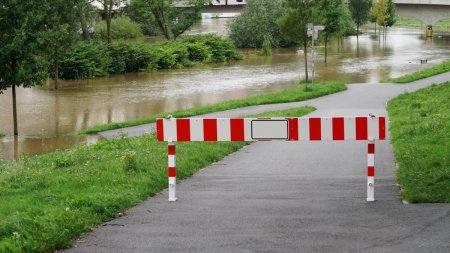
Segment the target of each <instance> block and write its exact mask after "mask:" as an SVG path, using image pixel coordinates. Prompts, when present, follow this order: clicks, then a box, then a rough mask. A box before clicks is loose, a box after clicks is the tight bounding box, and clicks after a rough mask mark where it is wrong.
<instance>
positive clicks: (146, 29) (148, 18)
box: [125, 0, 161, 36]
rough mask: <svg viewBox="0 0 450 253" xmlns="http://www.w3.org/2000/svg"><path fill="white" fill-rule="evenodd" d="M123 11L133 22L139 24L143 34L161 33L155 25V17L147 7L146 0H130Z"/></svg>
mask: <svg viewBox="0 0 450 253" xmlns="http://www.w3.org/2000/svg"><path fill="white" fill-rule="evenodd" d="M125 13H126V15H127V16H128V17H130V19H131V20H132V21H133V22H136V23H138V24H139V25H140V26H141V29H142V32H143V33H144V34H145V35H149V36H154V35H161V31H160V30H159V28H158V27H157V26H156V23H155V17H154V16H153V13H152V12H151V10H150V8H148V5H147V0H132V1H131V2H130V3H129V4H128V5H127V6H126V7H125Z"/></svg>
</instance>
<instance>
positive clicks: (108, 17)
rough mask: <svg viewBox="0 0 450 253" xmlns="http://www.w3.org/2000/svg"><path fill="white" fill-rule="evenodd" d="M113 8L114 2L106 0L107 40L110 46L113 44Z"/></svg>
mask: <svg viewBox="0 0 450 253" xmlns="http://www.w3.org/2000/svg"><path fill="white" fill-rule="evenodd" d="M112 7H113V0H105V2H104V10H105V19H106V39H107V42H108V44H111V42H112V38H111V12H112Z"/></svg>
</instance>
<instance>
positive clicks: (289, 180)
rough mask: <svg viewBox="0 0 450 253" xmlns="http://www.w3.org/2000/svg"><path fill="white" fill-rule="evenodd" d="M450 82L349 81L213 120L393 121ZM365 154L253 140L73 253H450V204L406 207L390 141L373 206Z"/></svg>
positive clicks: (331, 145) (379, 148)
mask: <svg viewBox="0 0 450 253" xmlns="http://www.w3.org/2000/svg"><path fill="white" fill-rule="evenodd" d="M448 80H450V73H446V74H442V75H439V76H435V77H432V78H429V79H426V80H422V81H418V82H414V83H412V84H409V85H393V84H392V85H391V84H383V85H379V84H351V85H349V86H348V87H349V89H348V90H347V91H345V92H341V93H338V94H333V95H330V96H326V97H322V98H318V99H314V100H310V101H306V102H299V103H288V104H278V105H265V106H253V107H248V108H242V109H237V110H231V111H226V112H219V113H214V114H210V115H208V116H214V117H216V116H222V117H233V116H238V115H245V114H253V113H258V112H263V111H267V110H279V109H286V108H291V107H298V106H303V105H312V106H315V107H316V108H317V109H318V110H317V111H315V112H313V113H312V114H311V115H315V116H333V115H334V116H336V115H341V116H347V115H367V114H369V113H374V114H376V115H386V114H387V112H386V110H385V104H386V102H387V101H388V100H390V99H391V98H393V97H395V96H397V95H398V94H401V93H403V92H405V91H408V92H412V91H415V90H417V89H419V88H422V87H426V86H428V85H430V84H432V83H442V82H444V81H448ZM151 127H152V126H151V125H150V126H145V127H134V128H131V129H130V130H129V131H128V130H122V131H127V132H129V133H130V135H135V134H141V133H142V132H146V131H148V130H149V129H150V130H151ZM114 134H117V132H115V133H114V132H109V133H102V136H105V137H110V136H113V135H114ZM388 137H389V136H388ZM366 152H367V143H365V142H256V143H253V144H251V145H249V146H247V147H245V148H243V149H242V150H240V151H238V152H236V153H234V154H231V155H229V156H228V157H226V158H225V159H223V160H222V161H220V162H218V163H216V164H213V165H211V166H209V167H207V168H206V169H204V170H201V171H200V172H199V173H197V174H196V175H194V176H193V177H191V178H189V179H187V180H185V181H183V182H181V183H179V184H178V185H177V195H178V198H179V201H177V202H171V203H169V202H167V192H166V191H163V192H162V193H160V194H158V195H157V196H155V197H152V198H149V199H148V200H147V201H145V202H144V203H142V204H140V205H138V206H136V207H134V208H131V209H130V210H129V211H128V212H127V215H126V216H124V217H122V218H119V219H116V220H113V221H111V222H107V223H106V224H104V225H103V226H101V227H99V228H98V229H96V230H95V231H94V232H93V233H90V234H88V235H86V236H85V237H84V238H82V240H80V241H79V242H77V244H76V246H75V247H74V248H72V249H69V250H67V252H450V205H439V204H421V205H404V204H402V201H401V198H400V195H399V188H398V186H397V185H396V178H395V163H394V157H393V152H392V146H391V145H390V144H389V142H388V141H384V142H377V144H376V159H375V161H376V167H377V171H376V184H375V197H376V199H377V201H376V202H372V203H368V202H366V201H365V198H366Z"/></svg>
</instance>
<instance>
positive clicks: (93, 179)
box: [0, 107, 314, 252]
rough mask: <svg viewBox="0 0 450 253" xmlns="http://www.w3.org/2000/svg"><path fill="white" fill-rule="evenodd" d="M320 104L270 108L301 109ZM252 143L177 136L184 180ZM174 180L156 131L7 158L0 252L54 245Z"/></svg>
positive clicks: (2, 167) (0, 197) (1, 183)
mask: <svg viewBox="0 0 450 253" xmlns="http://www.w3.org/2000/svg"><path fill="white" fill-rule="evenodd" d="M312 110H314V108H311V107H308V108H298V109H290V110H285V111H276V112H269V113H265V114H264V116H266V117H269V116H272V117H276V116H278V117H281V116H290V115H295V116H297V117H298V116H302V115H303V114H305V113H308V112H311V111H312ZM244 145H245V144H244V143H242V142H234V143H225V142H221V143H178V144H177V179H178V180H180V179H184V178H186V177H189V176H191V175H192V174H194V173H195V172H197V171H198V170H199V169H201V168H204V167H206V166H208V165H209V164H211V163H213V162H215V161H218V160H220V159H222V158H223V157H224V156H226V155H227V154H229V153H231V152H234V151H237V150H238V149H240V148H241V147H243V146H244ZM166 186H167V144H166V143H160V142H157V141H156V139H155V138H154V136H153V135H152V136H142V137H135V138H120V139H115V140H111V141H106V140H103V141H100V142H99V143H97V144H94V145H91V146H79V147H76V148H72V149H69V150H64V151H57V152H53V153H49V154H44V155H38V156H33V157H23V158H21V159H20V160H19V161H17V162H0V188H1V189H2V190H1V191H0V203H2V204H1V205H0V252H53V251H55V250H56V249H60V248H65V247H68V246H70V245H71V240H72V239H74V238H76V237H77V236H80V235H81V234H82V233H85V232H89V231H91V229H93V228H94V227H95V226H97V225H98V224H100V223H101V222H103V221H106V220H111V219H114V218H116V217H118V216H119V215H120V213H123V212H125V210H126V209H127V208H129V207H131V206H133V205H136V204H137V203H139V202H141V201H143V200H145V199H146V198H148V197H149V196H153V195H154V194H156V193H158V192H160V191H161V190H163V189H164V188H166Z"/></svg>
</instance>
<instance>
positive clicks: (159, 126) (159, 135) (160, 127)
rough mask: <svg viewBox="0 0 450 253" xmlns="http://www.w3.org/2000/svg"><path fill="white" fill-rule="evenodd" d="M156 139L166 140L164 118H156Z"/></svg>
mask: <svg viewBox="0 0 450 253" xmlns="http://www.w3.org/2000/svg"><path fill="white" fill-rule="evenodd" d="M156 139H158V141H164V121H163V119H157V120H156Z"/></svg>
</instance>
